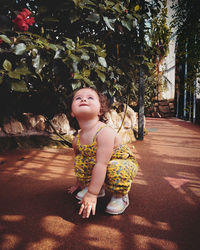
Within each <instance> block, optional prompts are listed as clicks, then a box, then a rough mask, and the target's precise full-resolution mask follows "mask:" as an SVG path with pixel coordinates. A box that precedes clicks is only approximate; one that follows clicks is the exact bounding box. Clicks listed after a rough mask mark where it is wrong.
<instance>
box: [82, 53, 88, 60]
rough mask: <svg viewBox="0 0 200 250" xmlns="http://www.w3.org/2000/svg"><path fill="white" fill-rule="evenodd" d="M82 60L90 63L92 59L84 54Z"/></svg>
mask: <svg viewBox="0 0 200 250" xmlns="http://www.w3.org/2000/svg"><path fill="white" fill-rule="evenodd" d="M81 59H83V60H85V61H88V60H89V59H90V57H89V56H88V55H87V54H82V55H81Z"/></svg>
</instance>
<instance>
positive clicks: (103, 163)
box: [79, 127, 116, 218]
mask: <svg viewBox="0 0 200 250" xmlns="http://www.w3.org/2000/svg"><path fill="white" fill-rule="evenodd" d="M115 136H116V132H115V131H114V130H113V129H112V128H109V127H106V128H103V129H102V130H101V131H100V132H99V134H98V136H97V153H96V164H95V166H94V168H93V171H92V178H91V181H90V184H89V187H88V192H87V193H86V194H85V196H84V197H83V199H82V200H81V201H80V202H79V204H82V205H81V208H80V211H79V214H82V216H83V218H88V217H89V216H90V213H91V212H92V214H93V215H95V210H96V203H97V196H98V193H99V191H100V189H101V187H102V185H103V183H104V181H105V177H106V170H107V165H108V162H109V160H110V158H111V156H112V152H113V148H114V141H115Z"/></svg>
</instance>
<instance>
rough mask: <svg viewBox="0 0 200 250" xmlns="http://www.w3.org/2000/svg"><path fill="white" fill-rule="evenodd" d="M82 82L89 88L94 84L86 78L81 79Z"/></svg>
mask: <svg viewBox="0 0 200 250" xmlns="http://www.w3.org/2000/svg"><path fill="white" fill-rule="evenodd" d="M83 81H84V82H86V83H87V84H88V85H89V86H90V87H94V83H93V82H92V81H90V80H89V79H88V78H87V77H83Z"/></svg>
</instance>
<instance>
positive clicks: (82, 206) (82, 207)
mask: <svg viewBox="0 0 200 250" xmlns="http://www.w3.org/2000/svg"><path fill="white" fill-rule="evenodd" d="M84 209H85V206H84V204H82V205H81V207H80V210H79V213H78V214H79V215H81V214H82V212H83V211H84Z"/></svg>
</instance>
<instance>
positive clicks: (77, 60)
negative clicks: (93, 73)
mask: <svg viewBox="0 0 200 250" xmlns="http://www.w3.org/2000/svg"><path fill="white" fill-rule="evenodd" d="M69 57H70V58H71V59H72V60H73V62H80V60H81V58H80V57H78V56H75V55H74V54H70V55H69Z"/></svg>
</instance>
